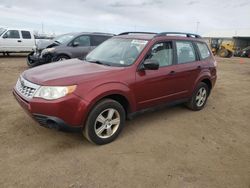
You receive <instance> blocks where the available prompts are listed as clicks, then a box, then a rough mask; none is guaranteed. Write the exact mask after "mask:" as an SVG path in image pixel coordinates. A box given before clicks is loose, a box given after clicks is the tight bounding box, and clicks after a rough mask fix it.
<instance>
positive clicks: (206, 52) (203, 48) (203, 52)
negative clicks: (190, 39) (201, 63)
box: [196, 42, 211, 59]
mask: <svg viewBox="0 0 250 188" xmlns="http://www.w3.org/2000/svg"><path fill="white" fill-rule="evenodd" d="M196 44H197V47H198V49H199V52H200V56H201V59H206V58H208V57H209V56H210V55H211V54H210V51H209V49H208V47H207V45H206V44H205V43H201V42H197V43H196Z"/></svg>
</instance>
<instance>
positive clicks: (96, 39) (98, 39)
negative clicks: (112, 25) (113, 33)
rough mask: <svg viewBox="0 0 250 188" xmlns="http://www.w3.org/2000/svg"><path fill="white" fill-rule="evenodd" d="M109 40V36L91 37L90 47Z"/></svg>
mask: <svg viewBox="0 0 250 188" xmlns="http://www.w3.org/2000/svg"><path fill="white" fill-rule="evenodd" d="M109 38H110V37H109V36H92V46H98V45H99V44H101V43H102V42H104V41H105V40H107V39H109Z"/></svg>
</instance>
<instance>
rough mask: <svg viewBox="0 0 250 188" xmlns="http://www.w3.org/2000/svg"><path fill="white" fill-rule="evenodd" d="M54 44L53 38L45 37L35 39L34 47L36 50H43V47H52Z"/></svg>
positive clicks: (55, 44)
mask: <svg viewBox="0 0 250 188" xmlns="http://www.w3.org/2000/svg"><path fill="white" fill-rule="evenodd" d="M54 46H58V44H57V43H55V42H54V40H46V39H37V41H36V48H37V49H38V50H43V49H45V48H52V47H54Z"/></svg>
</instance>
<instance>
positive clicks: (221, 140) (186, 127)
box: [0, 57, 250, 188]
mask: <svg viewBox="0 0 250 188" xmlns="http://www.w3.org/2000/svg"><path fill="white" fill-rule="evenodd" d="M26 68H27V67H26V63H25V58H24V57H11V58H4V57H0V76H1V77H0V144H1V148H0V156H1V158H0V169H1V170H0V185H1V187H60V188H61V187H84V188H96V187H108V188H112V187H143V188H146V187H149V188H152V187H197V188H201V187H212V188H214V187H230V188H232V187H235V188H241V187H242V188H250V123H249V122H250V59H239V58H231V59H218V80H217V85H216V87H215V88H214V91H213V92H212V95H211V96H210V98H209V100H208V103H207V106H206V108H205V109H204V110H202V111H200V112H192V111H189V110H188V109H186V108H185V107H183V106H182V105H180V106H176V107H171V108H165V109H163V110H161V111H156V112H151V113H146V114H143V115H140V116H138V117H137V118H136V119H134V120H132V121H128V122H127V126H126V127H125V129H124V130H123V132H122V134H121V135H120V136H119V138H118V139H117V140H116V141H115V142H113V143H111V144H109V145H105V146H95V145H92V144H90V143H89V142H87V141H86V140H85V139H83V137H82V136H81V134H79V133H67V132H60V131H55V130H51V129H47V128H44V127H41V126H39V125H38V124H37V123H36V122H34V121H33V120H32V119H31V118H30V117H29V116H28V115H27V114H26V113H25V112H24V111H23V110H22V109H21V107H20V106H19V105H18V103H17V102H16V101H15V99H14V98H13V96H12V93H11V89H12V87H13V85H14V84H15V82H16V80H17V77H18V75H19V74H20V73H21V72H22V71H24V70H25V69H26Z"/></svg>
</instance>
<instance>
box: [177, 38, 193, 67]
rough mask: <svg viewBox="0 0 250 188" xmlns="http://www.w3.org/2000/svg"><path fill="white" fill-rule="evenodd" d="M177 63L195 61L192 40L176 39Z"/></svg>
mask: <svg viewBox="0 0 250 188" xmlns="http://www.w3.org/2000/svg"><path fill="white" fill-rule="evenodd" d="M176 50H177V52H176V53H177V59H178V64H182V63H188V62H193V61H196V55H195V50H194V47H193V44H192V42H189V41H176Z"/></svg>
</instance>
